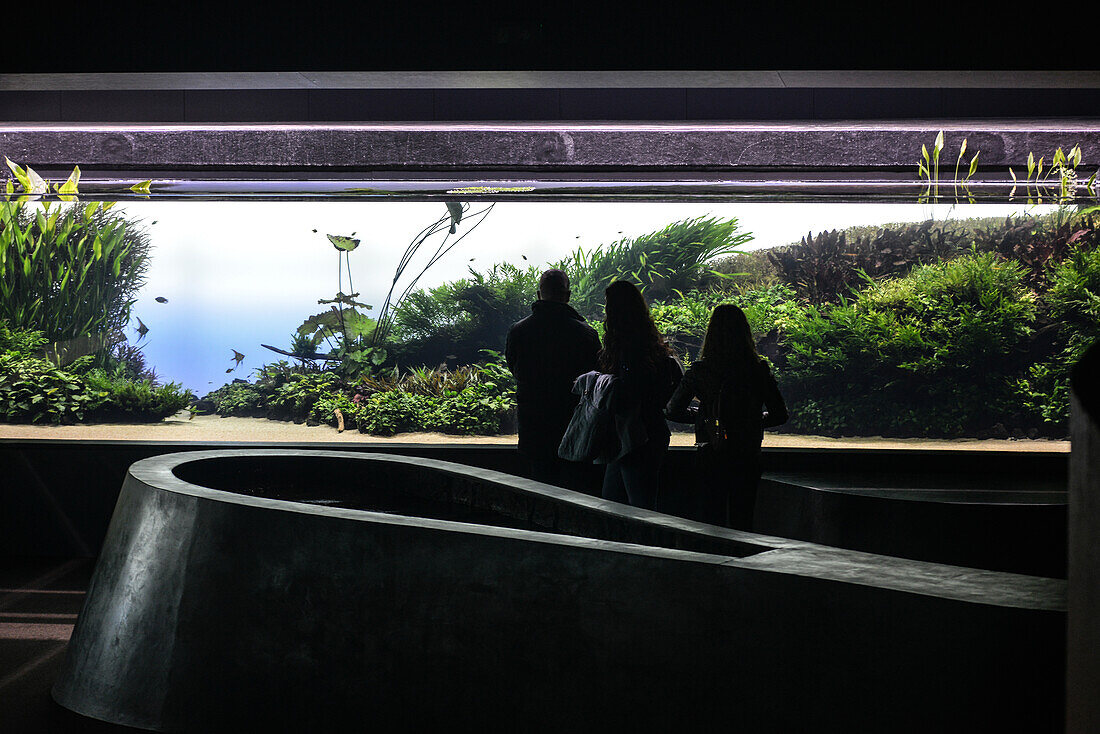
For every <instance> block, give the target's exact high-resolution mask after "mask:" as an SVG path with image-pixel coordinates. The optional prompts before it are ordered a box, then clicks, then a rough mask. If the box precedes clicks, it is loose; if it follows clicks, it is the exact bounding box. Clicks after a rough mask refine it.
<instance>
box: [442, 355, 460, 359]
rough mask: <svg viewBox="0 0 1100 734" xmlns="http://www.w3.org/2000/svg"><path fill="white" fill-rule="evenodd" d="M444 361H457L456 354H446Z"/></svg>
mask: <svg viewBox="0 0 1100 734" xmlns="http://www.w3.org/2000/svg"><path fill="white" fill-rule="evenodd" d="M444 359H458V355H457V354H448V355H447V356H446V357H444Z"/></svg>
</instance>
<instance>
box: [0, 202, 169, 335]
mask: <svg viewBox="0 0 1100 734" xmlns="http://www.w3.org/2000/svg"><path fill="white" fill-rule="evenodd" d="M110 207H111V205H110V204H97V203H92V204H87V205H82V204H72V205H69V206H62V205H59V204H52V205H51V204H50V203H43V204H41V205H32V204H30V203H28V202H21V201H14V202H13V201H4V202H0V319H5V320H7V321H8V322H9V324H10V325H11V327H12V328H16V329H19V328H24V329H26V328H34V329H38V330H40V331H42V332H43V333H44V334H45V336H46V338H47V339H49V340H50V341H64V340H68V339H73V338H78V337H87V336H93V335H97V334H103V333H107V332H111V331H118V330H121V329H123V327H125V326H126V323H127V322H128V321H129V319H130V307H131V306H132V305H133V303H134V298H135V295H136V293H137V292H138V290H139V289H140V288H141V286H142V284H143V283H144V279H145V271H146V268H147V266H148V252H149V240H148V237H147V235H146V234H145V233H144V232H143V231H142V230H141V229H140V228H137V227H135V226H134V225H133V223H131V222H129V221H127V220H126V219H124V218H122V217H121V216H117V215H115V214H112V213H111V212H110V211H109V209H110Z"/></svg>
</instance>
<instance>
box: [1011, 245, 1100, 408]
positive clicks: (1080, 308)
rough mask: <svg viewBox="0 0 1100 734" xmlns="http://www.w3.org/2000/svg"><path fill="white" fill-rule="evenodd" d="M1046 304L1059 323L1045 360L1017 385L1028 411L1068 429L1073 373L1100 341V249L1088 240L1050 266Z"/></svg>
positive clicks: (1019, 380) (1032, 367)
mask: <svg viewBox="0 0 1100 734" xmlns="http://www.w3.org/2000/svg"><path fill="white" fill-rule="evenodd" d="M1049 282H1050V290H1049V291H1047V293H1046V306H1047V309H1048V312H1049V316H1050V318H1052V319H1054V320H1055V323H1057V324H1058V327H1059V328H1058V332H1057V336H1056V338H1055V340H1054V342H1053V344H1052V345H1051V348H1050V350H1049V354H1047V355H1045V359H1041V360H1040V361H1038V362H1036V363H1034V364H1032V365H1030V366H1029V367H1028V370H1027V372H1026V374H1025V375H1023V376H1022V377H1021V378H1019V379H1018V380H1017V381H1016V383H1015V388H1016V392H1017V395H1018V398H1019V400H1020V401H1021V403H1022V404H1023V406H1024V407H1025V409H1026V410H1027V411H1028V412H1029V413H1030V414H1031V415H1033V416H1035V417H1037V418H1038V419H1039V420H1041V421H1042V423H1044V424H1046V425H1049V426H1052V427H1055V428H1059V429H1063V430H1064V429H1065V428H1066V427H1067V426H1068V423H1069V371H1070V369H1071V368H1072V367H1073V365H1074V364H1076V363H1077V361H1078V360H1079V359H1080V358H1081V356H1082V355H1083V354H1084V353H1085V350H1086V349H1088V348H1089V345H1091V344H1092V343H1093V342H1095V341H1096V340H1097V339H1100V248H1098V247H1096V246H1095V245H1094V244H1091V243H1088V244H1083V245H1080V246H1078V247H1076V248H1075V249H1074V250H1073V251H1072V252H1071V253H1070V254H1069V256H1068V257H1066V258H1065V259H1064V260H1063V261H1061V262H1060V263H1058V264H1056V265H1054V266H1053V267H1052V268H1050V269H1049Z"/></svg>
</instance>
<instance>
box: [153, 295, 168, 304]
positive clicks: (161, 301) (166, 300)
mask: <svg viewBox="0 0 1100 734" xmlns="http://www.w3.org/2000/svg"><path fill="white" fill-rule="evenodd" d="M153 300H155V301H156V302H157V303H168V299H167V298H165V297H164V296H157V297H156V298H155V299H153Z"/></svg>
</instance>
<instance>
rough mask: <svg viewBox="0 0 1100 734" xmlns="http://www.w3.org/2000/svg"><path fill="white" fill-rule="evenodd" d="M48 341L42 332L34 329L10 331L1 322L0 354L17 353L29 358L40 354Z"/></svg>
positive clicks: (5, 324) (1, 321)
mask: <svg viewBox="0 0 1100 734" xmlns="http://www.w3.org/2000/svg"><path fill="white" fill-rule="evenodd" d="M47 341H48V340H47V339H46V337H45V336H43V335H42V332H41V331H35V330H34V329H10V328H8V324H7V322H5V321H3V320H0V352H15V353H16V354H17V355H19V356H23V357H29V356H32V355H34V354H37V353H39V352H40V351H41V350H42V347H43V346H44V345H45V344H46V342H47Z"/></svg>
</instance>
